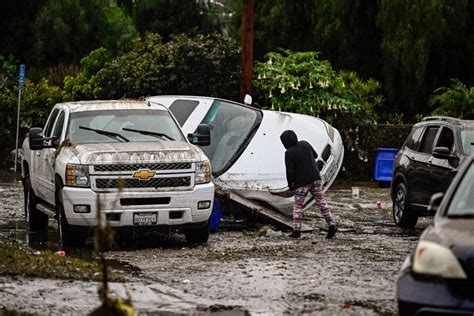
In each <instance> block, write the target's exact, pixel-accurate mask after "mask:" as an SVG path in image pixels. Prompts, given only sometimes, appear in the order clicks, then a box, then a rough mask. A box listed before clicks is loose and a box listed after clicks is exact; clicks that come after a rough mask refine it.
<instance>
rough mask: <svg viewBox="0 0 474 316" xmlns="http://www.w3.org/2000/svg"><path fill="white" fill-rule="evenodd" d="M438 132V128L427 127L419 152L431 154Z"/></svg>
mask: <svg viewBox="0 0 474 316" xmlns="http://www.w3.org/2000/svg"><path fill="white" fill-rule="evenodd" d="M438 130H439V126H429V127H428V128H427V129H426V131H425V134H424V135H423V140H422V141H421V147H420V151H421V152H422V153H427V154H431V152H432V151H433V144H434V140H435V138H436V134H437V133H438Z"/></svg>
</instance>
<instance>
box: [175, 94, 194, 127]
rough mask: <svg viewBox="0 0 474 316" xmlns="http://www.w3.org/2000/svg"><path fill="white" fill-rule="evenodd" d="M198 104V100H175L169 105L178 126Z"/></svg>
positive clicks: (182, 123)
mask: <svg viewBox="0 0 474 316" xmlns="http://www.w3.org/2000/svg"><path fill="white" fill-rule="evenodd" d="M198 105H199V101H194V100H176V101H174V102H173V103H172V104H171V105H170V111H171V113H173V115H174V117H176V120H177V121H178V123H179V125H180V126H183V125H184V122H186V120H187V119H188V117H189V116H190V115H191V113H193V111H194V109H195V108H196V107H197V106H198Z"/></svg>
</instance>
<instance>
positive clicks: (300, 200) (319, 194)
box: [293, 180, 334, 231]
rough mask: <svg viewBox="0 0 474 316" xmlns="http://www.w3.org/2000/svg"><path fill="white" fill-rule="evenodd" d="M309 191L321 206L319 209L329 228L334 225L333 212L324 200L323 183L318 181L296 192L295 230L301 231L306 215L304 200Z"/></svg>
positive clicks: (294, 209)
mask: <svg viewBox="0 0 474 316" xmlns="http://www.w3.org/2000/svg"><path fill="white" fill-rule="evenodd" d="M308 191H309V192H310V193H311V195H312V196H313V198H314V200H315V201H316V205H318V206H319V209H320V210H321V215H322V216H323V217H324V219H325V220H326V223H327V224H328V226H330V225H334V219H333V218H332V216H331V210H330V209H329V206H328V203H327V202H326V200H325V199H324V193H323V187H322V185H321V181H320V180H316V181H314V182H313V183H312V184H307V185H304V186H302V187H300V188H297V189H296V190H295V205H294V208H293V230H295V231H300V230H301V223H302V222H303V215H304V211H303V207H304V200H305V198H306V195H308Z"/></svg>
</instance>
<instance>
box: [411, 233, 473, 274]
mask: <svg viewBox="0 0 474 316" xmlns="http://www.w3.org/2000/svg"><path fill="white" fill-rule="evenodd" d="M413 271H414V272H416V273H421V274H432V275H437V276H442V277H444V278H451V279H466V278H467V276H466V273H465V272H464V270H463V269H462V267H461V265H460V264H459V261H458V259H457V258H456V257H455V256H454V254H453V252H452V251H451V250H450V249H448V248H446V247H444V246H441V245H439V244H437V243H434V242H431V241H420V242H419V243H418V246H417V247H416V251H415V257H414V259H413Z"/></svg>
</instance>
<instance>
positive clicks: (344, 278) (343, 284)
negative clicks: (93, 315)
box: [0, 181, 432, 315]
mask: <svg viewBox="0 0 474 316" xmlns="http://www.w3.org/2000/svg"><path fill="white" fill-rule="evenodd" d="M0 182H1V181H0ZM357 186H358V187H359V197H358V198H356V197H353V196H352V190H351V187H350V186H342V187H337V186H333V188H332V189H331V190H330V191H329V192H328V193H327V198H328V200H329V202H330V205H331V207H332V210H333V215H334V217H335V219H336V221H337V224H338V227H339V231H338V233H337V234H336V237H335V238H334V239H331V240H327V239H325V231H324V230H325V229H326V227H325V224H324V220H323V219H322V218H321V217H320V215H319V211H318V210H316V209H310V210H309V211H307V212H306V214H305V219H304V220H305V223H306V224H308V225H311V226H313V227H315V230H314V232H312V233H306V234H303V235H302V236H303V237H302V239H301V240H293V239H290V238H288V237H287V233H286V232H281V231H280V230H279V228H278V227H274V226H266V227H264V228H262V227H261V229H260V230H257V229H255V228H254V226H250V225H249V226H248V227H245V228H244V229H241V230H235V229H233V230H224V229H222V228H221V229H219V230H218V231H217V232H216V233H214V234H212V235H211V238H210V240H209V242H208V244H207V245H189V244H188V243H186V241H185V240H184V238H182V237H181V236H180V235H176V236H171V237H169V236H162V235H154V234H151V235H146V236H144V238H141V239H140V238H138V239H136V240H134V242H133V243H131V244H127V245H124V246H123V247H121V248H120V249H118V250H114V251H108V252H106V253H105V258H106V260H107V261H108V262H109V266H112V270H117V272H118V273H120V274H121V275H122V276H123V277H124V278H125V282H114V281H112V282H109V284H108V286H109V287H110V289H111V290H112V291H113V292H115V293H117V295H118V296H120V297H127V295H128V294H129V295H130V297H131V299H132V301H133V305H134V309H135V312H137V313H139V314H156V313H160V312H161V313H167V314H170V315H183V314H193V315H212V314H220V315H248V314H252V315H267V314H300V313H309V314H316V315H335V314H338V315H339V314H341V315H361V314H363V315H395V314H396V313H397V308H396V302H395V291H396V279H397V274H398V270H399V268H400V265H401V263H402V262H403V260H404V259H405V257H406V255H407V254H409V253H410V252H411V251H412V250H413V249H414V247H415V245H416V241H417V239H418V236H419V234H420V233H421V232H422V230H423V229H424V228H425V227H426V226H428V225H430V224H431V223H432V220H431V219H429V218H424V219H421V220H420V221H419V224H418V225H417V227H416V228H415V229H412V230H404V229H401V228H398V227H395V226H394V225H393V221H392V217H391V216H392V215H391V201H390V197H389V190H388V189H378V188H368V187H365V186H364V185H362V184H357ZM377 201H380V202H381V204H380V209H378V208H377V203H376V202H377ZM23 214H24V213H23V193H22V187H21V183H18V182H15V181H14V182H8V183H3V184H0V235H1V236H3V237H2V238H3V239H2V240H0V242H2V243H5V238H6V239H8V242H13V241H12V240H16V241H15V243H20V244H22V247H27V245H28V244H31V245H32V246H38V245H40V246H41V247H43V249H49V251H51V252H55V251H56V250H58V243H57V240H58V237H57V229H56V226H57V225H56V224H55V223H52V222H50V229H49V231H50V232H49V233H48V234H47V236H46V238H44V239H43V241H42V242H41V241H39V242H38V240H37V239H39V240H41V238H39V237H41V236H34V238H30V237H31V235H30V234H27V233H26V231H25V227H26V226H25V224H24V220H23V218H24V215H23ZM241 224H243V223H241ZM234 228H235V227H234ZM27 236H28V237H27ZM43 237H44V236H43ZM31 239H35V240H36V242H33V243H31V241H30V240H31ZM30 251H32V252H34V251H37V250H36V249H31V250H30ZM92 251H93V250H92V249H90V248H84V249H65V252H66V256H65V257H63V258H62V259H67V258H69V257H77V258H82V259H84V260H86V261H87V260H88V258H92V257H93V255H92ZM32 258H33V259H34V255H33V256H32ZM90 260H93V258H92V259H90ZM98 285H99V283H97V282H95V281H91V280H88V279H86V280H79V279H76V278H74V279H68V280H64V279H57V278H50V277H49V276H48V277H45V276H40V277H30V276H28V277H27V276H23V275H17V276H12V275H10V274H8V275H7V274H5V273H2V274H1V275H0V313H1V311H2V309H3V310H4V311H16V312H25V313H36V314H80V315H81V314H83V315H85V314H88V313H90V312H91V311H92V310H93V309H94V308H95V307H97V306H99V305H100V301H99V298H98V296H97V289H98Z"/></svg>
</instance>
